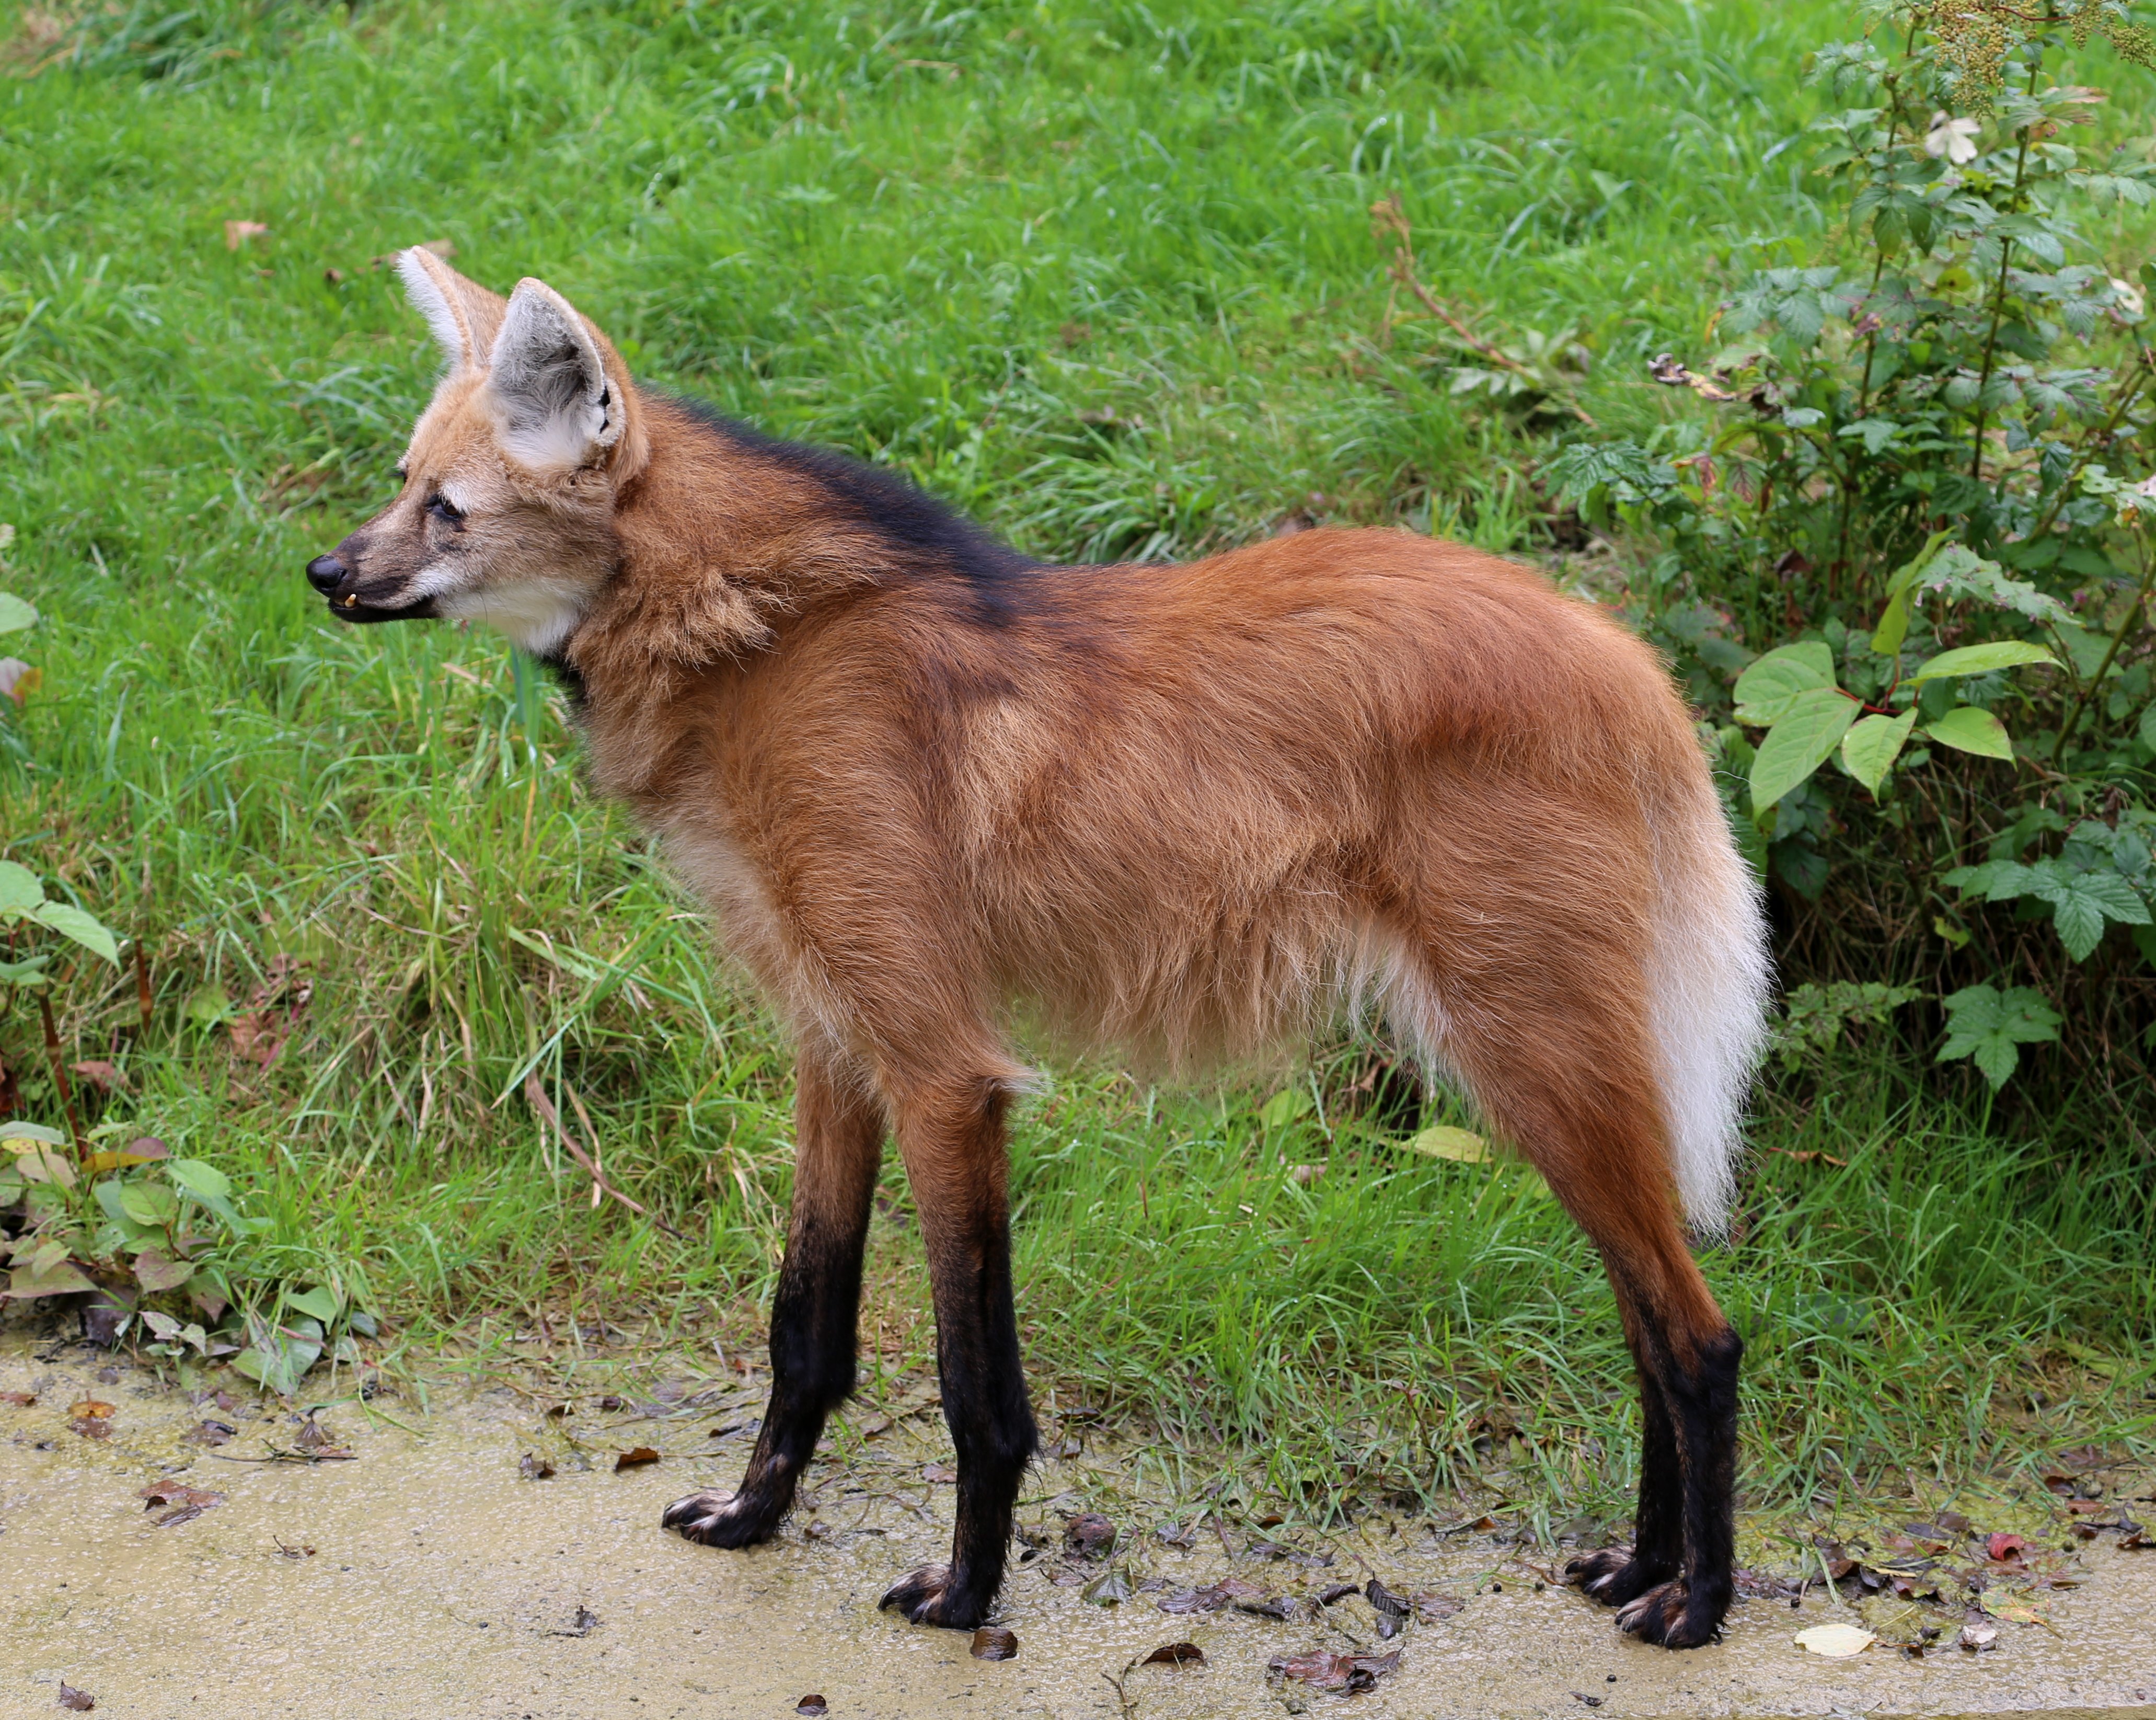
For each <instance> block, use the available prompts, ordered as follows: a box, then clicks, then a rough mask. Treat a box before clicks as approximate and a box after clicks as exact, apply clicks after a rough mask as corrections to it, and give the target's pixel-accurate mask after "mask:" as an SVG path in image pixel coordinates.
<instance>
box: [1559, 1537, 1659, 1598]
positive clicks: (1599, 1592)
mask: <svg viewBox="0 0 2156 1720" xmlns="http://www.w3.org/2000/svg"><path fill="white" fill-rule="evenodd" d="M1564 1574H1565V1575H1566V1576H1568V1577H1569V1578H1570V1579H1572V1580H1573V1582H1574V1583H1576V1584H1578V1585H1579V1587H1580V1588H1581V1589H1584V1590H1585V1591H1586V1593H1587V1594H1588V1596H1589V1599H1594V1600H1599V1601H1600V1602H1601V1603H1602V1604H1603V1605H1604V1606H1623V1605H1624V1604H1625V1603H1626V1602H1627V1601H1630V1600H1635V1599H1638V1598H1639V1597H1640V1595H1642V1594H1645V1593H1646V1592H1647V1590H1649V1589H1651V1588H1653V1587H1654V1586H1655V1584H1657V1583H1662V1582H1666V1581H1667V1580H1668V1579H1670V1578H1671V1576H1673V1575H1675V1574H1676V1573H1675V1571H1674V1570H1673V1569H1671V1568H1669V1567H1666V1566H1665V1567H1663V1568H1661V1569H1656V1568H1655V1566H1654V1565H1653V1564H1652V1563H1650V1562H1649V1561H1647V1560H1645V1559H1643V1558H1640V1557H1639V1555H1638V1554H1637V1553H1634V1552H1633V1551H1632V1549H1631V1548H1629V1547H1605V1548H1603V1549H1602V1550H1601V1551H1600V1552H1599V1553H1589V1554H1587V1555H1586V1557H1585V1558H1575V1559H1574V1560H1573V1562H1572V1563H1570V1564H1568V1565H1567V1566H1566V1567H1565V1568H1564Z"/></svg>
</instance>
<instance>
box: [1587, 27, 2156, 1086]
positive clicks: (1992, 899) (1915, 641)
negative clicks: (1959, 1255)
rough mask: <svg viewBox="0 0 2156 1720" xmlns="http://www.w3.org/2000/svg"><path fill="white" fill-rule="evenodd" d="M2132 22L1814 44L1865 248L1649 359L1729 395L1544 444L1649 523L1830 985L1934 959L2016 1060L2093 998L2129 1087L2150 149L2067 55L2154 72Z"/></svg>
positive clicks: (1908, 30) (1657, 591) (2140, 997)
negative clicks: (2136, 255) (2134, 217)
mask: <svg viewBox="0 0 2156 1720" xmlns="http://www.w3.org/2000/svg"><path fill="white" fill-rule="evenodd" d="M2129 13H2130V8H2128V7H2127V6H2124V5H2122V4H2117V3H2108V0H2056V3H2054V4H2053V5H2052V6H2051V7H2050V8H2048V9H2046V10H2042V11H2034V10H2028V9H2024V8H2018V7H2015V6H2011V5H2008V4H2005V3H2003V0H1933V3H1926V4H1917V5H1909V4H1894V5H1890V6H1887V7H1885V8H1881V9H1880V10H1879V11H1877V12H1876V13H1874V14H1873V23H1872V28H1871V31H1870V33H1868V34H1867V35H1866V36H1865V37H1864V38H1862V39H1859V40H1857V41H1855V42H1850V43H1841V44H1835V45H1833V46H1830V47H1828V48H1825V49H1822V50H1820V52H1819V53H1818V54H1816V55H1815V58H1814V60H1813V63H1812V72H1813V74H1814V76H1815V79H1816V80H1817V83H1818V85H1819V86H1820V89H1821V90H1823V91H1824V92H1825V96H1826V99H1827V100H1829V101H1830V103H1831V104H1832V106H1831V110H1830V111H1829V112H1827V113H1826V114H1825V115H1824V116H1822V117H1820V119H1819V120H1817V121H1815V124H1814V125H1813V126H1812V128H1811V136H1812V140H1813V141H1814V143H1815V145H1816V146H1817V151H1816V159H1815V162H1814V164H1813V165H1814V170H1815V174H1816V175H1817V176H1819V177H1822V178H1824V179H1825V180H1826V181H1827V182H1829V183H1830V185H1831V186H1833V187H1837V188H1838V194H1839V196H1840V198H1841V203H1840V214H1841V215H1842V217H1843V219H1842V221H1841V222H1840V225H1839V226H1838V228H1837V231H1836V239H1835V245H1834V249H1833V250H1832V252H1831V254H1830V255H1829V256H1827V257H1826V258H1825V259H1821V260H1820V261H1819V262H1817V263H1816V264H1812V265H1809V266H1792V267H1777V268H1772V269H1768V270H1760V271H1758V272H1756V273H1755V274H1754V275H1753V277H1752V278H1751V280H1749V282H1748V284H1747V285H1744V286H1743V289H1742V290H1739V291H1738V292H1737V293H1736V294H1734V295H1732V297H1731V298H1729V299H1728V300H1726V301H1725V302H1724V303H1723V304H1722V305H1721V307H1720V309H1719V310H1718V311H1717V314H1716V316H1715V319H1714V321H1713V323H1712V326H1710V328H1709V331H1708V333H1707V341H1705V342H1703V343H1702V352H1703V354H1704V356H1703V357H1694V358H1691V359H1690V360H1689V361H1687V360H1686V359H1684V358H1681V357H1678V356H1676V355H1673V354H1667V353H1665V354H1663V355H1661V357H1657V358H1656V359H1655V361H1654V362H1653V363H1652V365H1651V366H1650V375H1651V377H1652V379H1653V380H1654V381H1655V382H1656V383H1661V384H1663V385H1665V386H1667V387H1670V388H1681V389H1685V390H1686V391H1688V392H1689V393H1691V394H1692V395H1695V396H1697V397H1698V399H1699V401H1700V402H1702V403H1703V405H1702V408H1700V409H1698V410H1695V411H1689V412H1687V413H1685V414H1684V415H1682V416H1681V418H1679V419H1678V420H1677V421H1676V422H1673V423H1671V424H1668V425H1667V426H1666V428H1665V429H1663V430H1662V431H1661V432H1659V433H1657V434H1656V435H1655V436H1654V437H1653V438H1650V439H1648V440H1647V441H1645V442H1640V441H1637V440H1630V441H1620V442H1611V441H1599V442H1597V441H1582V442H1578V443H1576V444H1573V445H1572V446H1570V447H1568V448H1566V449H1563V450H1561V451H1560V452H1559V453H1558V455H1557V456H1556V458H1555V459H1554V460H1553V462H1552V463H1551V465H1550V467H1549V469H1548V479H1549V480H1550V481H1551V483H1552V485H1553V488H1554V489H1555V490H1557V491H1558V494H1560V495H1562V496H1563V497H1565V498H1567V499H1569V500H1570V501H1573V502H1574V503H1575V504H1576V505H1577V506H1578V509H1579V511H1580V512H1581V514H1582V516H1583V517H1584V519H1585V520H1586V521H1588V522H1589V524H1591V525H1593V526H1596V527H1598V528H1599V529H1601V530H1603V531H1605V532H1608V533H1609V534H1610V535H1612V536H1613V537H1620V538H1625V537H1629V538H1630V540H1631V541H1632V542H1634V543H1635V545H1636V546H1638V547H1639V548H1640V555H1639V557H1638V559H1639V560H1640V562H1641V563H1642V565H1643V567H1644V569H1645V572H1644V576H1643V578H1641V579H1640V580H1639V581H1638V582H1637V583H1635V586H1634V594H1635V598H1637V599H1638V601H1639V603H1640V609H1641V611H1642V614H1643V619H1645V622H1646V623H1647V624H1648V625H1649V627H1650V630H1651V631H1654V632H1655V633H1656V634H1658V635H1659V637H1660V638H1661V639H1662V641H1663V642H1664V643H1665V644H1667V645H1668V646H1669V647H1670V649H1671V650H1672V652H1673V654H1674V655H1676V657H1677V658H1678V660H1680V662H1681V665H1683V666H1684V667H1685V668H1686V671H1687V673H1688V675H1689V678H1690V682H1691V688H1692V691H1693V692H1694V694H1695V696H1697V697H1698V698H1699V699H1700V700H1701V701H1702V704H1703V705H1704V706H1706V707H1707V709H1708V711H1709V712H1710V713H1711V715H1712V718H1713V724H1712V741H1713V744H1714V746H1715V747H1716V749H1717V752H1718V762H1719V764H1720V766H1721V768H1722V781H1723V783H1724V785H1725V795H1726V798H1727V802H1728V804H1729V808H1730V811H1731V813H1732V818H1733V819H1734V821H1735V823H1736V825H1737V827H1738V831H1739V834H1740V836H1741V838H1742V839H1743V841H1744V842H1745V844H1746V845H1747V847H1748V850H1750V852H1751V853H1752V855H1753V859H1754V860H1755V862H1756V863H1757V864H1758V865H1759V866H1760V868H1761V869H1762V870H1763V872H1764V873H1765V875H1767V876H1768V878H1770V879H1771V880H1772V881H1773V882H1774V885H1775V886H1776V887H1777V889H1778V890H1779V892H1780V893H1781V895H1782V896H1783V900H1784V903H1785V904H1786V909H1787V912H1788V915H1789V919H1790V921H1791V922H1792V923H1791V928H1790V929H1791V936H1790V937H1789V938H1788V939H1787V940H1785V942H1787V944H1788V946H1789V949H1790V951H1791V953H1792V956H1793V958H1794V966H1795V968H1796V969H1797V971H1798V973H1799V977H1802V978H1806V979H1809V980H1812V981H1818V982H1825V983H1842V984H1852V983H1860V982H1863V983H1872V984H1875V985H1888V986H1903V985H1907V986H1914V987H1917V988H1921V990H1922V992H1923V993H1925V994H1926V995H1928V996H1929V997H1931V998H1933V999H1936V1000H1937V1002H1938V1006H1939V1009H1940V1011H1941V1014H1942V1016H1943V1029H1944V1032H1943V1039H1942V1041H1941V1043H1940V1044H1939V1045H1938V1053H1937V1055H1938V1057H1939V1058H1941V1059H1943V1060H1960V1059H1963V1058H1966V1059H1969V1060H1972V1061H1973V1062H1974V1065H1975V1067H1976V1068H1977V1069H1978V1070H1979V1071H1980V1072H1981V1074H1982V1076H1983V1077H1984V1080H1985V1081H1987V1082H1988V1083H1989V1086H1990V1088H1991V1089H1992V1090H1994V1091H1996V1090H1997V1089H1998V1088H1999V1087H2000V1086H2003V1085H2004V1084H2005V1082H2006V1081H2007V1080H2008V1079H2009V1078H2010V1076H2012V1075H2013V1074H2014V1073H2015V1070H2016V1068H2017V1066H2018V1065H2019V1064H2020V1049H2019V1048H2020V1047H2023V1046H2027V1045H2041V1044H2046V1043H2047V1042H2051V1041H2055V1040H2059V1038H2060V1035H2061V1029H2062V1028H2063V1029H2065V1030H2066V1035H2067V1037H2066V1040H2065V1041H2064V1044H2063V1046H2062V1049H2063V1050H2065V1051H2066V1054H2067V1058H2066V1069H2065V1070H2063V1071H2061V1073H2069V1072H2071V1071H2074V1070H2076V1069H2078V1070H2080V1071H2085V1072H2086V1071H2096V1070H2097V1069H2098V1068H2099V1066H2101V1068H2102V1071H2103V1073H2102V1079H2103V1080H2105V1081H2107V1082H2112V1083H2116V1082H2117V1081H2122V1080H2124V1081H2132V1080H2133V1079H2135V1078H2137V1077H2138V1078H2141V1079H2145V1078H2146V1074H2147V1071H2146V1067H2145V1053H2146V1052H2147V1051H2148V1049H2149V1048H2150V1045H2151V1039H2152V1029H2151V1026H2150V1021H2151V1004H2152V999H2156V971H2152V970H2153V969H2156V933H2152V926H2151V922H2152V905H2156V875H2152V874H2151V871H2150V866H2149V849H2150V842H2151V831H2152V828H2156V810H2152V793H2151V791H2152V788H2156V773H2152V764H2156V703H2152V701H2151V697H2150V695H2151V674H2152V668H2156V660H2153V659H2152V645H2153V644H2156V634H2152V630H2151V628H2150V625H2149V614H2148V599H2149V596H2150V591H2151V587H2152V583H2156V554H2152V545H2151V543H2150V528H2151V526H2152V523H2156V478H2152V477H2150V476H2149V475H2148V471H2149V467H2150V465H2151V455H2152V450H2151V449H2150V448H2149V446H2148V436H2149V431H2150V427H2151V424H2152V423H2153V422H2156V406H2152V402H2151V398H2150V393H2151V391H2150V388H2149V384H2150V383H2151V381H2152V379H2156V352H2152V351H2151V348H2150V347H2149V345H2148V333H2149V331H2150V329H2151V326H2152V325H2151V324H2150V323H2149V322H2148V310H2149V297H2150V295H2151V294H2152V292H2156V267H2152V266H2151V265H2150V264H2147V263H2143V264H2139V265H2138V269H2133V270H2128V265H2127V264H2124V263H2123V262H2120V263H2118V264H2117V265H2116V266H2117V269H2118V270H2120V272H2118V273H2114V272H2113V266H2114V265H2113V264H2112V262H2110V261H2107V259H2106V258H2105V256H2104V254H2103V251H2102V244H2101V243H2100V241H2099V239H2097V237H2095V236H2093V234H2094V228H2095V227H2096V225H2097V223H2100V222H2101V221H2102V219H2103V218H2104V217H2105V214H2106V213H2107V210H2108V209H2112V208H2117V207H2118V206H2122V205H2123V206H2126V207H2127V208H2138V207H2141V206H2144V205H2148V204H2150V203H2152V202H2156V161H2152V145H2151V144H2150V141H2149V140H2148V137H2147V136H2146V135H2145V127H2143V128H2140V131H2141V132H2142V135H2140V136H2132V135H2128V136H2124V137H2123V140H2121V141H2115V142H2109V143H2105V142H2097V143H2088V142H2082V141H2076V139H2077V138H2079V137H2082V136H2084V134H2086V135H2087V136H2101V135H2102V127H2101V126H2100V124H2099V120H2100V116H2102V113H2103V109H2102V102H2103V96H2102V93H2101V92H2100V91H2098V90H2095V89H2092V88H2091V87H2089V86H2087V85H2085V84H2082V83H2080V82H2078V81H2076V80H2075V79H2074V76H2073V74H2072V72H2071V67H2072V66H2073V65H2074V64H2077V63H2078V62H2079V61H2080V60H2082V59H2084V58H2086V57H2087V56H2089V55H2091V54H2094V53H2095V52H2096V51H2097V50H2095V49H2094V48H2093V47H2092V37H2094V36H2096V35H2099V34H2100V35H2102V36H2103V37H2104V38H2106V39H2107V42H2108V44H2109V46H2110V49H2111V50H2112V52H2113V53H2114V54H2119V55H2121V56H2123V57H2125V58H2128V59H2132V60H2133V61H2135V62H2137V63H2139V64H2144V65H2145V64H2152V63H2156V39H2152V37H2151V36H2150V34H2149V33H2148V31H2147V30H2146V29H2145V28H2143V27H2142V26H2141V25H2140V24H2139V23H2137V22H2135V21H2134V19H2133V18H2132V17H2131V16H2130V15H2129ZM1830 767H1831V768H1830ZM2046 927H2048V930H2046V929H2045V928H2046ZM2122 1058H2123V1059H2125V1060H2126V1061H2125V1062H2124V1063H2123V1064H2122V1063H2121V1062H2120V1061H2119V1060H2120V1059H2122Z"/></svg>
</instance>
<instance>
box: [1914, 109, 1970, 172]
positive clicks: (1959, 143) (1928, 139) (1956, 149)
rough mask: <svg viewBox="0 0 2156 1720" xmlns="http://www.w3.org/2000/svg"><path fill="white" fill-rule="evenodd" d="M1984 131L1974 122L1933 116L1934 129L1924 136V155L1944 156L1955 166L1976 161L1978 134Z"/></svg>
mask: <svg viewBox="0 0 2156 1720" xmlns="http://www.w3.org/2000/svg"><path fill="white" fill-rule="evenodd" d="M1981 129H1983V128H1982V127H1981V126H1979V125H1978V124H1977V122H1976V121H1974V120H1952V119H1948V117H1947V116H1946V115H1945V114H1943V113H1936V114H1933V116H1932V129H1931V130H1930V131H1928V132H1926V133H1925V134H1924V153H1925V154H1926V155H1928V156H1944V157H1946V158H1947V159H1948V161H1949V162H1953V164H1954V166H1956V167H1959V166H1960V165H1961V164H1962V163H1963V162H1973V161H1974V160H1975V159H1976V134H1977V133H1978V131H1980V130H1981Z"/></svg>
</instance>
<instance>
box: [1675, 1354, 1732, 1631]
mask: <svg viewBox="0 0 2156 1720" xmlns="http://www.w3.org/2000/svg"><path fill="white" fill-rule="evenodd" d="M1743 1354H1744V1343H1743V1339H1741V1338H1739V1337H1738V1335H1737V1334H1736V1332H1733V1331H1732V1330H1731V1329H1730V1328H1729V1327H1726V1326H1725V1327H1722V1330H1721V1331H1720V1332H1717V1333H1716V1334H1714V1336H1712V1337H1710V1338H1708V1339H1707V1341H1706V1342H1705V1343H1702V1344H1701V1345H1700V1346H1699V1349H1698V1353H1697V1355H1696V1356H1695V1357H1694V1358H1693V1360H1692V1363H1691V1365H1690V1366H1689V1367H1681V1368H1676V1369H1674V1370H1673V1375H1674V1377H1673V1378H1672V1379H1671V1383H1670V1386H1669V1392H1670V1397H1671V1407H1672V1412H1673V1413H1672V1415H1671V1420H1673V1421H1675V1423H1676V1435H1677V1440H1678V1451H1677V1456H1678V1466H1679V1467H1680V1468H1681V1470H1682V1471H1683V1476H1684V1557H1685V1580H1686V1588H1687V1589H1689V1590H1690V1591H1691V1594H1690V1597H1689V1602H1688V1605H1687V1608H1686V1610H1687V1611H1688V1612H1689V1613H1691V1615H1693V1617H1694V1618H1695V1620H1706V1621H1707V1623H1708V1628H1709V1630H1710V1631H1711V1630H1712V1629H1714V1628H1716V1627H1718V1626H1719V1625H1721V1623H1722V1615H1723V1614H1724V1613H1726V1612H1727V1611H1728V1610H1729V1602H1730V1599H1731V1597H1732V1594H1734V1592H1735V1580H1736V1564H1737V1370H1738V1363H1739V1362H1740V1361H1741V1360H1742V1358H1743ZM1702 1640H1703V1639H1702Z"/></svg>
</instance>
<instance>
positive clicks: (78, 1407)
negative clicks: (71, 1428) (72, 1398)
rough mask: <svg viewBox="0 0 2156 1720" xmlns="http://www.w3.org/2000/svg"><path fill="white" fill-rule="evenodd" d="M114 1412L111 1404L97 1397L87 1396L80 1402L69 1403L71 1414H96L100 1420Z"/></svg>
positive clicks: (69, 1412)
mask: <svg viewBox="0 0 2156 1720" xmlns="http://www.w3.org/2000/svg"><path fill="white" fill-rule="evenodd" d="M112 1413H113V1406H112V1405H111V1404H107V1403H103V1402H100V1400H99V1399H95V1398H85V1399H82V1400H81V1401H80V1403H74V1404H69V1405H68V1414H69V1415H86V1416H94V1417H95V1418H96V1419H97V1420H100V1421H101V1420H104V1419H105V1417H107V1416H109V1415H111V1414H112Z"/></svg>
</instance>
